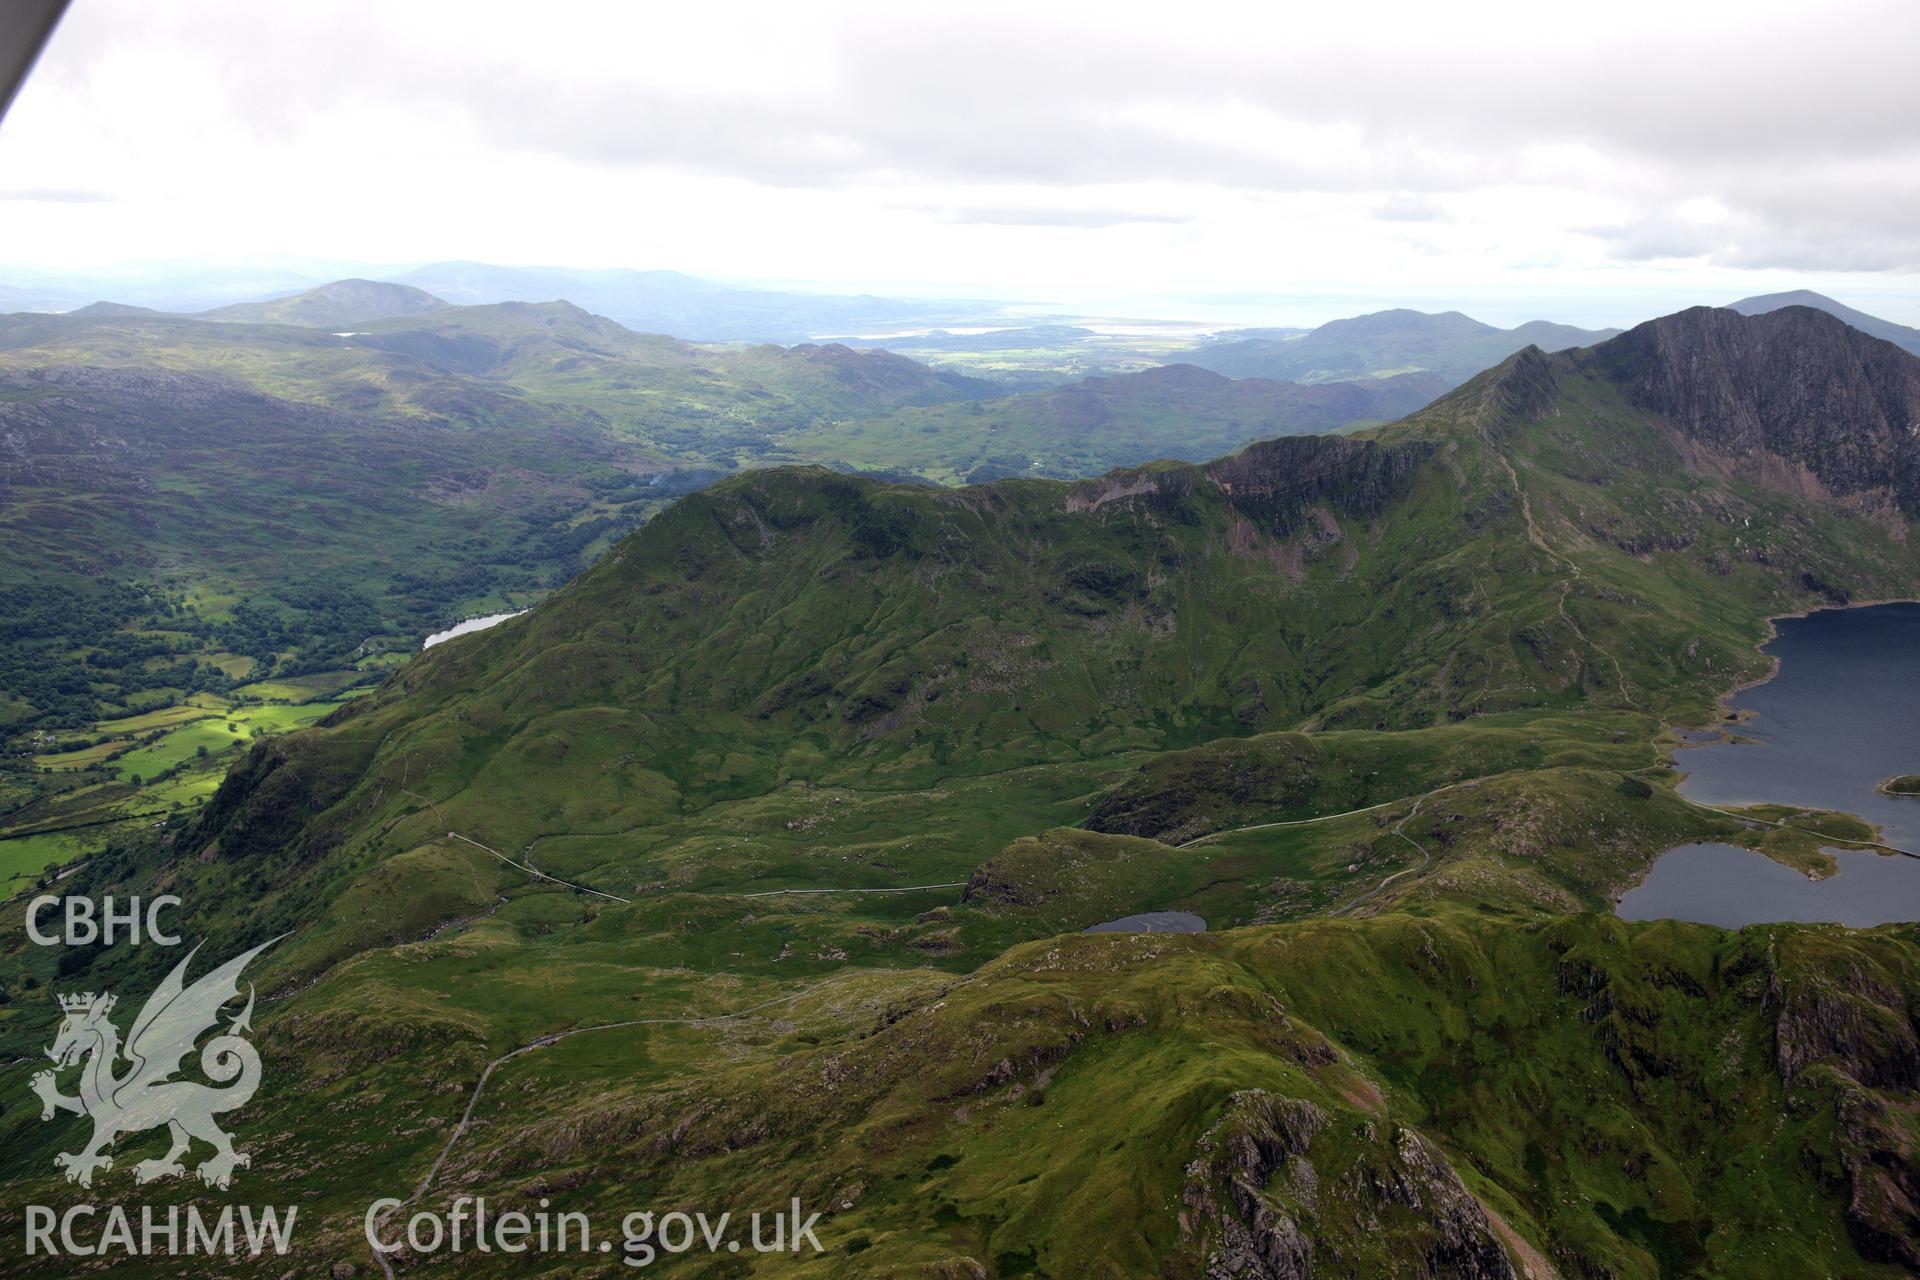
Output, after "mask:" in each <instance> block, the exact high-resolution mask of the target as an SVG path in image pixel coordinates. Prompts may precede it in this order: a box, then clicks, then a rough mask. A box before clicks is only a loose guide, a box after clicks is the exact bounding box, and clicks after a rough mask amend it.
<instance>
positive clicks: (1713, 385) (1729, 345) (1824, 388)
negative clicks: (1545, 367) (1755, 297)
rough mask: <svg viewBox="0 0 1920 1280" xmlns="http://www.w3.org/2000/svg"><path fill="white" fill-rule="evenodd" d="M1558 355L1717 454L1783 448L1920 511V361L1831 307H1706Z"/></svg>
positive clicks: (1825, 473) (1837, 486)
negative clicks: (1745, 311) (1742, 310)
mask: <svg viewBox="0 0 1920 1280" xmlns="http://www.w3.org/2000/svg"><path fill="white" fill-rule="evenodd" d="M1557 359H1558V360H1560V361H1562V362H1563V363H1564V364H1565V365H1566V367H1568V368H1570V369H1572V370H1575V371H1578V372H1582V373H1587V374H1591V375H1594V376H1597V377H1600V378H1603V379H1605V380H1606V381H1608V382H1611V383H1613V384H1614V385H1616V386H1617V387H1619V388H1620V390H1621V391H1622V393H1623V394H1624V395H1625V396H1626V398H1627V399H1628V401H1629V402H1630V403H1632V404H1633V405H1634V406H1635V407H1637V408H1640V409H1644V410H1647V411H1649V412H1652V413H1656V414H1659V415H1661V416H1662V417H1664V418H1666V419H1668V420H1669V421H1671V422H1673V423H1674V424H1675V425H1677V426H1678V427H1679V428H1680V429H1681V430H1682V431H1683V432H1685V433H1686V434H1687V435H1688V436H1689V437H1691V438H1692V439H1693V440H1695V441H1697V442H1699V443H1700V444H1702V445H1704V446H1706V447H1707V448H1709V449H1712V450H1713V451H1715V452H1716V453H1719V454H1723V455H1727V456H1730V457H1732V458H1735V459H1737V460H1745V459H1750V458H1753V457H1755V456H1757V455H1773V456H1774V457H1777V458H1781V459H1784V460H1786V461H1787V462H1789V463H1792V464H1796V465H1798V466H1803V467H1805V468H1806V469H1807V470H1808V471H1810V472H1811V473H1812V474H1813V475H1814V476H1816V477H1817V478H1818V479H1819V481H1820V482H1821V484H1823V485H1824V486H1825V487H1826V488H1827V489H1828V490H1830V491H1831V492H1832V493H1833V494H1834V495H1836V496H1838V497H1841V498H1845V499H1851V500H1853V501H1854V502H1855V503H1858V504H1863V505H1873V504H1874V503H1875V502H1876V500H1877V499H1879V498H1882V497H1884V498H1890V499H1891V500H1892V502H1893V503H1894V505H1896V506H1897V507H1898V508H1899V510H1900V511H1901V513H1902V514H1903V515H1905V516H1907V517H1908V518H1909V519H1911V518H1913V517H1915V516H1916V515H1920V358H1915V357H1914V356H1911V355H1909V354H1908V353H1906V352H1904V351H1902V350H1900V349H1899V348H1898V347H1895V346H1893V345H1892V344H1891V343H1887V342H1882V341H1880V340H1879V339H1877V338H1871V337H1868V336H1867V335H1866V334H1864V333H1861V332H1860V331H1858V330H1857V329H1853V328H1850V327H1848V326H1847V325H1846V324H1844V323H1843V322H1841V321H1840V320H1839V319H1837V318H1835V317H1833V316H1830V315H1827V314H1826V313H1824V312H1820V311H1815V310H1812V309H1811V308H1808V307H1785V308H1782V309H1781V310H1778V311H1771V312H1768V313H1766V314H1764V315H1756V316H1743V315H1740V314H1738V313H1737V312H1734V311H1729V310H1725V309H1721V308H1714V307H1695V308H1693V309H1692V310H1690V311H1682V312H1680V313H1679V314H1677V315H1671V316H1665V317H1663V318H1661V319H1659V320H1652V321H1649V322H1647V323H1646V324H1643V325H1641V326H1639V327H1638V328H1636V329H1633V330H1631V331H1629V332H1627V333H1625V334H1622V335H1621V336H1620V337H1618V338H1615V339H1613V340H1612V341H1610V342H1605V343H1602V344H1601V345H1599V346H1597V347H1593V348H1591V349H1588V350H1585V351H1575V352H1568V353H1565V354H1564V355H1561V356H1559V357H1557Z"/></svg>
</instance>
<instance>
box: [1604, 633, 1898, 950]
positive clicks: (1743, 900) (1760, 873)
mask: <svg viewBox="0 0 1920 1280" xmlns="http://www.w3.org/2000/svg"><path fill="white" fill-rule="evenodd" d="M1778 627H1779V634H1778V635H1777V636H1776V637H1775V638H1774V639H1773V640H1771V641H1769V642H1768V644H1767V646H1766V649H1765V652H1766V653H1767V654H1768V655H1770V656H1772V657H1774V658H1777V659H1779V661H1780V669H1779V671H1778V673H1777V674H1776V675H1775V676H1774V678H1773V679H1771V680H1769V681H1767V682H1766V683H1764V684H1758V685H1754V686H1753V687H1752V688H1749V689H1744V690H1742V691H1741V692H1740V693H1739V694H1737V695H1735V697H1734V698H1733V700H1732V707H1733V710H1734V711H1735V712H1736V713H1739V715H1740V717H1741V718H1740V720H1739V722H1737V723H1736V722H1733V721H1727V722H1724V723H1723V725H1722V726H1721V727H1722V733H1721V734H1717V735H1709V734H1703V733H1699V732H1695V731H1683V732H1682V733H1681V734H1680V738H1681V741H1682V743H1683V744H1686V745H1683V746H1681V747H1680V748H1679V749H1678V750H1676V751H1675V752H1674V753H1673V760H1674V764H1675V765H1676V766H1678V767H1679V768H1680V770H1681V771H1682V772H1684V773H1685V774H1686V778H1685V780H1684V781H1683V782H1682V783H1681V785H1680V792H1681V794H1682V795H1684V796H1686V797H1687V798H1688V799H1690V800H1697V801H1699V802H1700V803H1702V804H1708V805H1714V806H1719V807H1729V808H1732V807H1738V806H1742V805H1751V804H1763V803H1777V804H1789V805H1796V806H1800V807H1804V808H1810V809H1836V810H1839V811H1841V812H1844V813H1852V814H1856V815H1858V816H1859V817H1862V818H1865V819H1866V820H1867V821H1869V822H1872V823H1877V824H1878V825H1879V826H1880V828H1881V830H1882V832H1883V833H1884V838H1885V839H1886V841H1887V843H1889V844H1892V845H1897V846H1899V847H1901V848H1905V849H1915V850H1920V797H1905V796H1889V795H1886V794H1884V793H1882V792H1880V791H1879V790H1878V789H1877V788H1878V786H1879V784H1880V783H1881V782H1882V781H1884V780H1885V779H1887V778H1889V777H1893V776H1895V775H1899V774H1906V773H1920V604H1888V605H1873V606H1869V607H1865V608H1859V609H1828V610H1822V611H1821V612H1818V613H1814V614H1810V615H1808V616H1807V617H1804V618H1783V619H1781V620H1780V622H1779V624H1778ZM1840 847H1844V846H1837V848H1840ZM1834 856H1835V858H1836V860H1837V861H1838V863H1839V866H1840V870H1839V873H1838V874H1836V875H1834V876H1831V877H1829V878H1828V879H1826V880H1820V881H1814V880H1809V879H1807V878H1806V877H1805V876H1804V875H1802V874H1800V873H1799V872H1797V871H1794V870H1792V869H1790V868H1788V867H1784V866H1781V865H1780V864H1779V863H1776V862H1773V861H1771V860H1770V859H1768V858H1765V857H1763V856H1761V855H1760V854H1757V853H1754V852H1752V851H1750V850H1746V849H1739V848H1735V847H1733V846H1730V845H1722V844H1696V845H1683V846H1681V847H1680V848H1678V849H1673V850H1669V851H1668V852H1667V853H1665V854H1662V855H1661V857H1660V859H1659V861H1657V862H1656V863H1655V864H1654V867H1653V870H1652V872H1650V873H1649V874H1648V876H1647V879H1646V880H1645V881H1644V882H1643V883H1642V884H1640V885H1639V886H1638V887H1637V888H1635V889H1633V890H1632V891H1631V892H1629V893H1628V894H1626V895H1625V896H1624V897H1623V898H1621V900H1620V907H1619V911H1620V914H1621V915H1622V916H1624V917H1626V918H1627V919H1633V920H1649V919H1680V920H1697V921H1701V922H1703V923H1707V924H1718V925H1724V926H1727V927H1737V926H1739V925H1744V924H1758V923H1763V922H1767V921H1776V920H1806V921H1812V920H1831V921H1835V922H1838V923H1841V924H1848V925H1856V926H1865V925H1872V924H1886V923H1891V922H1894V921H1905V920H1920V859H1914V858H1905V857H1900V856H1897V855H1883V854H1878V853H1874V852H1871V851H1863V852H1836V853H1835V855H1834Z"/></svg>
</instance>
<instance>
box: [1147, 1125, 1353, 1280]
mask: <svg viewBox="0 0 1920 1280" xmlns="http://www.w3.org/2000/svg"><path fill="white" fill-rule="evenodd" d="M1326 1127H1327V1114H1326V1112H1324V1111H1322V1110H1321V1109H1320V1108H1319V1107H1317V1106H1315V1105H1314V1104H1313V1103H1311V1102H1304V1101H1301V1100H1299V1099H1295V1098H1276V1097H1274V1096H1273V1095H1272V1094H1270V1093H1268V1092H1266V1091H1265V1090H1263V1089H1248V1090H1244V1091H1242V1092H1240V1093H1236V1094H1234V1095H1233V1096H1232V1097H1230V1098H1228V1099H1227V1110H1226V1113H1225V1114H1224V1115H1222V1116H1221V1117H1220V1119H1219V1120H1217V1121H1215V1122H1214V1125H1213V1127H1212V1128H1210V1129H1208V1130H1207V1131H1206V1133H1204V1134H1203V1135H1201V1138H1200V1142H1199V1149H1198V1151H1197V1153H1196V1154H1195V1156H1194V1158H1193V1160H1192V1161H1191V1162H1190V1163H1189V1164H1188V1165H1187V1171H1186V1175H1187V1181H1186V1186H1185V1188H1184V1189H1183V1190H1182V1191H1181V1194H1180V1204H1181V1210H1180V1233H1181V1237H1182V1239H1184V1240H1187V1241H1189V1242H1192V1243H1195V1244H1197V1245H1198V1246H1199V1247H1200V1249H1201V1250H1202V1251H1203V1252H1204V1253H1205V1254H1206V1260H1207V1261H1206V1266H1207V1271H1206V1274H1207V1277H1208V1280H1306V1277H1308V1276H1310V1275H1312V1274H1313V1268H1312V1263H1313V1251H1314V1241H1313V1236H1312V1233H1311V1231H1310V1229H1309V1228H1308V1226H1307V1225H1305V1224H1304V1223H1303V1222H1302V1214H1301V1213H1300V1210H1304V1211H1305V1213H1306V1214H1311V1213H1312V1212H1313V1210H1314V1208H1315V1203H1316V1200H1317V1196H1318V1177H1317V1174H1316V1173H1315V1171H1314V1167H1313V1165H1312V1164H1311V1163H1309V1162H1308V1161H1307V1160H1306V1159H1305V1156H1306V1153H1307V1148H1308V1147H1309V1146H1310V1145H1311V1144H1312V1142H1313V1139H1314V1137H1315V1135H1317V1134H1318V1133H1320V1131H1321V1130H1323V1129H1325V1128H1326ZM1282 1173H1284V1174H1285V1175H1286V1179H1285V1182H1286V1186H1285V1187H1284V1189H1283V1190H1282V1192H1281V1194H1280V1195H1278V1196H1276V1195H1273V1194H1270V1193H1269V1191H1268V1187H1269V1184H1271V1183H1273V1181H1274V1179H1275V1176H1276V1175H1279V1174H1282ZM1289 1202H1291V1206H1292V1210H1293V1211H1289V1207H1288V1206H1289Z"/></svg>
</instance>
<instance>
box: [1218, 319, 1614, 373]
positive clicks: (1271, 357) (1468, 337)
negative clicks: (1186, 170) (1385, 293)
mask: <svg viewBox="0 0 1920 1280" xmlns="http://www.w3.org/2000/svg"><path fill="white" fill-rule="evenodd" d="M1618 332H1619V331H1618V330H1616V329H1603V330H1588V329H1578V328H1575V327H1573V326H1572V325H1561V324H1553V323H1550V322H1548V321H1544V320H1535V321H1531V322H1529V323H1527V324H1523V325H1521V326H1520V327H1519V328H1516V329H1497V328H1495V327H1494V326H1492V325H1489V324H1482V323H1481V322H1480V321H1478V320H1475V319H1473V318H1471V317H1469V316H1464V315H1462V314H1460V313H1459V312H1458V311H1443V312H1440V313H1438V314H1435V315H1429V314H1427V313H1424V312H1420V311H1408V310H1405V309H1397V310H1393V311H1378V312H1374V313H1372V314H1370V315H1364V316H1354V317H1352V318H1351V319H1346V320H1333V321H1330V322H1328V323H1327V324H1323V325H1321V326H1320V327H1319V328H1317V329H1314V330H1312V331H1311V332H1309V333H1307V334H1305V335H1304V336H1302V337H1298V338H1277V339H1276V338H1247V339H1240V340H1236V341H1226V342H1215V343H1209V344H1207V345H1205V346H1202V347H1200V348H1198V349H1197V350H1195V351H1194V352H1193V353H1192V354H1191V355H1189V356H1187V357H1186V359H1187V360H1188V361H1189V362H1190V363H1192V364H1196V365H1199V366H1200V367H1201V368H1203V369H1212V370H1213V371H1215V372H1216V373H1224V374H1226V375H1228V376H1229V377H1234V378H1279V379H1284V380H1287V381H1292V382H1333V381H1344V380H1350V379H1354V378H1369V377H1383V376H1391V375H1393V374H1402V373H1411V372H1416V371H1423V370H1424V371H1426V372H1429V373H1433V374H1438V375H1439V376H1440V377H1442V378H1444V379H1446V380H1447V382H1448V383H1449V384H1450V385H1458V384H1460V383H1462V382H1465V381H1466V380H1467V379H1468V378H1470V377H1472V376H1473V375H1474V374H1476V373H1478V372H1480V371H1481V370H1482V369H1485V368H1487V367H1488V366H1490V365H1494V364H1498V363H1499V362H1500V361H1502V360H1504V359H1506V358H1507V357H1508V356H1510V355H1512V354H1513V353H1514V352H1516V351H1519V350H1520V349H1522V348H1523V347H1527V346H1537V347H1540V348H1541V349H1542V350H1545V351H1560V350H1564V349H1566V348H1569V347H1584V346H1591V345H1592V344H1593V343H1596V342H1600V341H1603V340H1605V339H1607V338H1610V337H1612V336H1613V335H1614V334H1616V333H1618Z"/></svg>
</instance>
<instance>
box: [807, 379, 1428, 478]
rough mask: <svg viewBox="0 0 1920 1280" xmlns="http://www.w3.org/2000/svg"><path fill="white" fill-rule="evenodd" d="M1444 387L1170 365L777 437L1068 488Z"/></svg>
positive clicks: (1367, 416)
mask: <svg viewBox="0 0 1920 1280" xmlns="http://www.w3.org/2000/svg"><path fill="white" fill-rule="evenodd" d="M1449 386H1450V384H1449V383H1448V381H1447V380H1446V379H1445V378H1442V377H1440V376H1439V375H1438V374H1433V373H1408V374H1400V375H1398V376H1395V377H1391V378H1363V379H1360V380H1358V381H1354V382H1327V383H1318V384H1315V385H1312V386H1303V385H1301V384H1299V383H1295V382H1278V381H1275V380H1273V379H1270V378H1241V379H1233V378H1228V377H1226V376H1225V375H1223V374H1218V373H1214V372H1211V371H1210V370H1207V369H1200V368H1196V367H1195V366H1193V365H1190V364H1172V365H1163V366H1161V367H1159V368H1155V369H1144V370H1141V371H1140V372H1137V373H1125V374H1117V375H1113V376H1110V377H1094V378H1084V379H1082V380H1080V381H1078V382H1072V383H1069V384H1067V385H1066V386H1062V387H1055V388H1052V389H1050V390H1047V391H1039V392H1033V393H1030V394H1027V395H1018V396H1009V397H1007V398H1005V399H999V400H986V401H981V400H968V401H965V402H953V403H947V404H938V405H932V406H929V407H925V408H906V409H900V410H897V411H895V412H894V413H891V414H889V415H887V416H885V417H880V418H868V419H864V420H859V421H851V422H826V423H821V424H820V425H818V426H814V427H810V428H807V429H805V430H802V431H797V432H793V433H790V434H789V435H787V436H784V437H782V439H781V445H782V447H783V448H785V449H786V450H788V451H789V452H792V453H794V454H796V455H798V456H800V457H803V458H811V459H814V460H817V461H820V462H828V463H832V464H835V465H840V466H847V465H852V466H854V467H857V468H859V469H862V470H868V471H887V470H891V471H896V472H906V473H909V474H912V475H916V476H920V477H922V478H926V479H932V480H938V481H942V482H945V483H968V484H974V483H979V482H980V481H983V480H997V479H1001V478H1003V477H1007V476H1029V477H1049V478H1053V479H1072V478H1076V477H1079V476H1092V475H1099V474H1101V473H1102V472H1104V471H1109V470H1111V469H1112V468H1114V467H1121V466H1133V465H1136V464H1138V463H1142V462H1147V461H1150V460H1152V459H1155V458H1179V459H1184V460H1186V461H1189V462H1201V461H1205V460H1206V459H1208V458H1213V457H1218V456H1220V455H1221V454H1225V453H1231V452H1233V451H1234V450H1235V449H1238V448H1241V447H1242V446H1244V445H1248V444H1251V443H1253V442H1254V441H1255V440H1265V439H1270V438H1272V437H1275V436H1292V435H1301V434H1306V433H1310V432H1316V431H1335V430H1339V429H1341V428H1345V427H1352V426H1356V425H1360V424H1365V423H1378V422H1386V421H1390V420H1392V419H1394V418H1399V417H1403V416H1405V415H1406V414H1409V413H1412V412H1413V411H1414V410H1415V409H1418V408H1420V407H1421V406H1422V405H1424V404H1426V403H1427V402H1428V401H1430V400H1433V399H1434V398H1435V397H1437V396H1439V395H1440V394H1442V393H1443V392H1445V391H1446V390H1448V388H1449Z"/></svg>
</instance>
